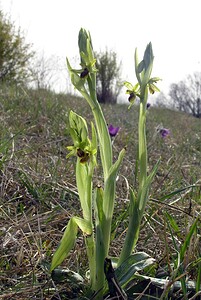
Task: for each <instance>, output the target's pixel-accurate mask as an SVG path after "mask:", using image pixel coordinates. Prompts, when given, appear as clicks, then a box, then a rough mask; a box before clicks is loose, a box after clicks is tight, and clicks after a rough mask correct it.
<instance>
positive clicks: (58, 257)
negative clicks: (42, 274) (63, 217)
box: [50, 218, 78, 272]
mask: <svg viewBox="0 0 201 300" xmlns="http://www.w3.org/2000/svg"><path fill="white" fill-rule="evenodd" d="M77 229H78V226H77V224H76V221H75V220H74V219H73V218H72V219H70V220H69V222H68V225H67V227H66V230H65V232H64V235H63V237H62V239H61V242H60V245H59V246H58V248H57V250H56V252H55V253H54V255H53V258H52V263H51V267H50V272H52V271H53V270H54V269H55V268H56V267H58V266H59V265H60V264H61V263H62V262H63V261H64V259H65V258H66V257H67V256H68V254H69V252H70V250H71V249H72V248H73V247H74V244H75V240H76V237H77Z"/></svg>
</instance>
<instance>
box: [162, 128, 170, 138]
mask: <svg viewBox="0 0 201 300" xmlns="http://www.w3.org/2000/svg"><path fill="white" fill-rule="evenodd" d="M169 134H170V130H169V129H167V128H161V129H160V135H161V137H162V138H166V137H167V136H168V135H169Z"/></svg>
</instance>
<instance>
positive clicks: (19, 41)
mask: <svg viewBox="0 0 201 300" xmlns="http://www.w3.org/2000/svg"><path fill="white" fill-rule="evenodd" d="M0 37H1V39H0V82H1V84H2V83H3V82H10V83H11V82H14V83H15V84H19V83H21V84H22V83H26V82H27V79H28V77H29V76H30V72H29V62H30V59H31V58H32V57H33V55H34V52H33V51H32V50H31V45H30V44H26V43H25V39H24V36H23V34H22V33H21V31H20V29H18V30H16V28H15V26H14V24H13V23H11V22H10V21H9V20H8V19H6V18H5V17H4V15H3V13H2V11H0Z"/></svg>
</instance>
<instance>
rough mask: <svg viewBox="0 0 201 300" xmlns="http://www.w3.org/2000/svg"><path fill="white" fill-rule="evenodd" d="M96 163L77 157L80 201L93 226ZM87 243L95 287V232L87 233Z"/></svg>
mask: <svg viewBox="0 0 201 300" xmlns="http://www.w3.org/2000/svg"><path fill="white" fill-rule="evenodd" d="M93 171H94V164H93V162H92V161H90V162H89V164H88V165H87V164H82V163H81V162H80V159H79V158H78V159H77V164H76V182H77V188H78V193H79V197H80V203H81V207H82V211H83V218H84V219H85V220H87V221H89V222H90V224H91V227H92V228H93V220H92V178H93ZM85 244H86V249H87V257H88V262H89V270H90V281H91V282H90V284H91V286H92V288H94V287H95V278H96V276H95V275H96V261H95V240H94V233H93V231H92V233H91V234H90V235H85Z"/></svg>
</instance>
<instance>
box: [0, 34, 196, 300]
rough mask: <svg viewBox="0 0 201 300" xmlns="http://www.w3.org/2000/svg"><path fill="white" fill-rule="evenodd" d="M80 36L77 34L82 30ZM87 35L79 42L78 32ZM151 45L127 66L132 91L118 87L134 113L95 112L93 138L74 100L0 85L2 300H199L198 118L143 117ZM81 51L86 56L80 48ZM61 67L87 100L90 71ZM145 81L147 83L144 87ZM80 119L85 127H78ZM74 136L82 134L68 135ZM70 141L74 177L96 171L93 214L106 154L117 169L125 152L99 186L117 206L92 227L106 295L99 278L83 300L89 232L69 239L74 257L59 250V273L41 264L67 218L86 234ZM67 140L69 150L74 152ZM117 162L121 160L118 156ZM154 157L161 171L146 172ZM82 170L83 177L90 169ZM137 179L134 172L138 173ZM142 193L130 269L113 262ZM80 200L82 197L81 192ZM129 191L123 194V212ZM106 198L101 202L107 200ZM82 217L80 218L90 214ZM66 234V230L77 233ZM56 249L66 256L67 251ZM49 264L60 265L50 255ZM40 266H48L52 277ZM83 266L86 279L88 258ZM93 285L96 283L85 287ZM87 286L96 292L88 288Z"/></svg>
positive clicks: (106, 108)
mask: <svg viewBox="0 0 201 300" xmlns="http://www.w3.org/2000/svg"><path fill="white" fill-rule="evenodd" d="M83 33H84V35H85V34H87V33H86V32H85V31H84V32H83ZM85 37H86V38H87V39H88V37H87V35H86V36H85ZM87 43H88V42H87ZM88 46H90V45H88ZM88 46H87V47H88ZM150 47H151V45H149V47H148V48H147V50H146V51H147V55H148V56H147V55H145V56H144V58H143V60H142V62H141V63H140V64H139V63H138V62H137V55H136V66H137V68H136V73H137V74H138V75H137V77H138V84H137V85H134V86H133V85H131V84H130V83H126V87H127V92H128V94H129V100H130V101H131V102H132V101H133V100H134V99H135V97H139V98H140V99H141V104H140V105H139V106H138V105H137V106H133V107H132V109H131V110H128V109H127V105H116V106H115V107H114V106H110V105H103V106H100V107H99V106H98V109H99V113H100V114H97V115H95V124H97V123H98V124H99V125H98V126H100V124H102V127H100V128H99V127H98V126H97V127H96V129H95V127H94V126H93V125H92V127H91V128H92V132H91V134H90V135H89V136H88V128H87V127H88V124H90V121H92V122H93V120H94V116H93V112H92V111H91V109H90V107H89V106H87V105H86V102H85V100H84V99H82V98H75V97H72V96H69V95H68V96H66V95H63V94H55V93H52V92H48V91H45V90H41V91H34V90H30V89H26V88H23V89H22V88H16V87H14V88H12V87H9V88H8V87H6V86H2V87H1V94H0V106H1V109H2V115H1V121H2V122H1V125H0V126H1V128H0V129H1V131H0V132H1V133H0V141H1V143H0V152H1V157H0V168H1V169H0V171H1V173H0V176H1V194H0V209H1V220H2V223H1V224H0V227H1V242H2V243H1V245H2V248H1V252H2V255H1V260H0V267H1V280H2V287H1V297H2V299H6V298H8V299H9V297H10V298H12V299H26V298H27V297H28V298H31V297H34V298H35V299H43V298H45V297H46V298H49V299H98V297H103V296H102V295H101V294H104V295H105V299H109V298H111V297H113V296H111V295H112V293H113V292H114V293H115V295H116V299H124V298H126V297H128V299H133V298H134V299H135V298H137V297H138V298H139V297H141V298H142V297H143V299H180V298H183V299H191V298H192V299H195V298H196V295H197V297H199V295H200V277H201V259H200V204H201V186H200V184H201V183H200V161H201V149H200V147H199V145H200V138H201V137H200V122H199V119H196V118H193V117H191V116H189V115H186V114H184V113H178V112H175V111H171V110H167V109H158V108H152V107H150V108H149V109H147V103H146V102H147V98H146V97H147V94H146V93H145V94H143V93H144V92H147V91H148V88H149V89H150V90H151V91H153V89H155V86H154V85H152V84H154V83H155V81H156V79H154V80H152V81H149V80H150V77H149V76H150V75H151V74H150V73H151V72H150V69H149V76H147V77H146V70H148V67H149V66H150V65H149V63H151V61H152V58H153V57H152V51H151V48H150ZM86 49H87V51H88V50H89V48H85V50H86ZM146 51H145V53H146ZM83 52H84V53H85V51H83ZM147 57H148V58H149V59H148V61H149V63H148V64H146V63H147ZM82 59H83V61H82V63H83V65H82V67H83V70H82V71H81V73H82V72H83V71H85V73H86V70H85V69H86V68H89V69H90V67H91V68H92V70H89V71H90V72H91V71H95V70H94V69H93V68H94V62H92V61H90V63H91V65H88V61H87V65H86V66H85V65H84V63H86V56H84V55H83V56H82ZM69 69H70V71H71V72H72V73H73V75H74V80H75V81H74V82H75V83H76V84H78V87H79V88H80V89H81V90H82V92H83V94H84V93H85V92H86V93H87V94H88V93H89V92H90V91H91V95H90V96H93V97H95V95H94V94H93V89H92V90H90V88H91V86H90V85H89V89H87V90H86V91H85V90H84V89H83V87H84V86H85V85H86V82H88V84H90V80H92V79H93V78H90V77H89V76H88V75H89V74H90V76H91V73H90V72H89V74H88V73H87V74H86V77H85V76H84V74H83V73H82V75H83V76H80V75H81V73H80V74H77V75H78V77H76V71H75V70H71V68H70V66H69ZM94 74H95V73H94ZM92 75H93V72H92ZM144 76H145V78H146V81H144V86H143V84H142V82H143V80H145V79H144ZM81 79H83V81H82V84H83V86H82V85H79V80H81ZM76 80H77V81H76ZM145 82H146V84H145ZM147 84H148V85H147ZM143 89H144V91H143ZM142 92H143V93H142ZM87 94H85V95H84V96H86V95H87ZM142 95H144V96H142ZM87 100H88V101H89V104H90V105H91V107H92V106H93V105H94V104H96V103H95V98H92V99H91V100H90V99H89V98H87ZM145 100H146V101H145ZM93 101H94V102H93ZM96 105H97V104H96ZM95 108H96V109H97V106H96V107H93V109H95ZM138 108H139V109H138ZM72 110H74V111H76V114H75V113H72V112H71V111H72ZM101 111H102V112H103V114H104V119H105V124H104V120H103V119H102V120H100V119H101V118H102V114H101ZM144 113H145V114H146V119H147V126H146V130H145V126H144V125H145V123H144V121H145V120H144V121H143V122H142V121H141V122H142V123H141V126H142V127H141V129H140V128H138V122H137V121H136V120H137V119H138V118H142V117H143V116H144ZM80 115H82V117H81V116H80ZM69 117H70V122H69ZM83 118H84V119H86V120H87V123H86V121H84V119H83ZM99 118H100V119H99ZM140 120H141V119H140ZM96 122H97V123H96ZM101 122H102V123H101ZM106 124H113V126H112V127H111V126H110V127H109V129H110V130H109V131H108V129H107V125H106ZM78 125H79V126H80V127H79V126H78ZM75 126H76V127H75ZM104 126H105V127H104ZM78 127H79V128H78ZM78 129H79V130H80V131H79V130H78ZM106 129H107V130H106ZM73 130H74V131H73ZM98 130H99V131H98ZM103 130H104V133H103V132H102V131H103ZM138 130H139V131H140V134H141V139H142V140H141V143H142V144H141V145H140V147H141V148H139V147H138ZM96 131H97V136H98V138H99V144H101V142H103V141H104V139H106V140H107V142H105V145H109V147H110V148H108V147H106V148H105V150H104V149H103V148H102V153H101V156H100V157H99V155H97V151H94V150H96V149H97V147H98V143H97V138H96ZM79 132H80V134H81V135H78V136H76V134H78V133H79ZM183 132H185V135H184V134H183ZM102 133H103V135H102ZM145 133H146V135H145ZM192 133H193V134H192ZM109 134H111V137H110V135H109ZM70 135H71V136H72V137H73V138H74V139H73V142H74V146H73V147H71V148H70V150H71V151H72V154H73V153H75V154H76V155H77V156H78V158H77V170H78V171H80V169H79V168H82V167H84V168H88V167H89V165H88V164H90V163H92V164H93V165H92V166H91V167H92V168H93V167H94V170H93V175H94V177H93V185H94V186H96V187H97V190H98V191H97V202H96V205H97V206H99V207H97V208H96V209H101V203H102V201H104V198H102V197H103V196H104V195H102V193H105V191H104V190H105V189H107V178H108V176H110V174H111V173H110V171H108V169H107V168H108V164H110V165H112V163H113V160H112V161H111V160H110V159H109V158H108V157H109V156H110V155H111V152H112V154H113V155H112V156H113V159H114V161H117V162H119V160H122V157H121V155H123V154H124V153H123V152H124V150H123V152H121V150H122V149H124V148H126V149H127V150H126V154H124V155H125V156H124V160H123V163H122V164H121V165H119V166H118V168H119V170H118V171H119V172H118V176H117V177H116V175H115V176H114V178H112V180H113V181H110V180H109V181H108V182H109V183H110V182H112V183H113V184H115V185H116V191H115V193H114V196H115V203H114V204H115V209H114V213H113V218H112V220H111V222H110V224H109V223H108V224H109V225H111V227H110V226H109V225H108V226H105V225H104V224H103V225H101V226H103V228H102V227H100V228H99V229H101V228H102V229H101V230H105V232H106V231H107V230H108V232H107V234H108V235H109V238H107V240H108V241H109V243H110V248H109V249H108V253H107V258H106V257H105V249H102V248H98V247H99V245H98V246H97V251H100V249H102V250H103V251H100V252H99V254H100V255H101V259H100V266H102V267H101V268H102V269H101V270H100V272H101V276H102V275H103V271H104V270H103V262H105V275H106V278H107V281H108V282H109V283H110V285H109V290H108V289H107V284H105V281H104V280H103V279H102V278H101V279H100V282H98V283H97V284H98V285H99V286H100V289H98V288H97V289H96V288H95V290H96V291H97V293H96V294H91V286H90V285H89V282H90V279H89V278H90V276H91V275H92V273H91V274H89V272H88V269H89V265H88V258H89V257H90V253H89V252H88V253H86V251H85V246H84V245H85V243H86V244H87V243H89V244H88V246H90V245H92V244H91V240H90V239H91V238H92V235H93V234H92V235H91V234H88V231H86V233H85V235H84V236H83V235H81V232H80V231H78V232H77V241H76V243H75V245H73V243H72V244H71V246H72V250H71V251H70V252H69V256H68V259H67V261H66V260H65V261H63V262H61V261H62V260H63V258H64V256H63V257H62V259H61V260H60V261H59V264H61V266H60V268H58V267H57V265H58V261H57V263H56V268H54V259H53V263H52V266H51V262H52V256H53V254H54V253H55V250H56V248H57V246H58V243H59V241H60V240H61V238H62V235H63V232H64V230H65V228H66V225H67V222H68V221H69V222H70V220H72V219H73V216H75V215H76V216H77V219H74V221H78V223H77V224H81V225H82V226H83V227H82V229H84V230H86V228H89V227H90V226H88V220H87V222H83V221H82V220H83V212H82V211H81V209H80V203H79V198H80V197H83V200H84V197H85V195H84V193H85V189H84V188H83V187H82V186H81V185H77V187H76V184H77V183H78V181H77V182H76V178H75V176H74V170H75V167H74V163H75V161H74V158H73V157H72V158H69V159H68V160H67V159H66V155H67V154H68V153H69V151H67V149H66V146H68V145H72V141H71V138H70ZM77 137H82V138H83V139H84V140H83V141H81V140H77ZM100 137H101V138H102V140H101V139H100ZM145 138H146V140H145ZM82 142H84V143H82ZM76 143H78V144H79V151H78V144H76ZM80 143H81V144H80ZM146 145H147V151H148V153H149V156H148V160H147V161H145V160H143V159H145V158H146V156H144V157H143V159H142V160H141V155H142V153H144V151H145V150H146V149H145V148H146ZM82 147H83V148H82ZM100 147H104V145H100ZM130 149H132V151H130ZM110 151H111V152H110ZM105 153H106V156H105V155H104V154H105ZM119 153H121V154H120V156H119ZM140 153H141V155H140ZM118 157H120V158H119V159H118ZM94 158H95V159H94ZM159 158H160V164H159V165H158V166H157V168H156V167H155V166H156V163H157V161H158V160H159ZM81 160H82V161H81ZM101 160H102V163H103V171H102V170H101V168H100V167H97V166H96V163H98V164H99V165H100V162H101ZM79 163H81V164H79ZM145 165H146V167H145ZM115 168H117V164H116V165H114V166H113V170H114V169H115ZM87 170H88V171H89V170H90V168H89V169H87ZM139 170H141V173H140V176H139V175H138V171H139ZM151 170H154V173H155V179H154V181H153V182H152V186H151V187H150V186H149V184H148V183H149V182H148V183H147V182H146V180H147V179H148V178H150V177H148V174H151V172H152V171H151ZM143 172H144V173H143ZM143 174H144V175H143ZM80 175H83V176H86V174H83V173H81V174H79V172H78V174H77V178H80V182H81V180H82V178H84V177H83V176H82V177H80ZM88 175H89V173H87V176H88ZM103 181H105V184H104V185H103V186H102V187H101V185H100V183H102V182H103ZM86 182H87V181H86ZM129 186H131V187H132V190H131V191H129ZM89 187H90V182H89ZM139 187H141V188H139ZM148 187H149V188H150V191H149V201H148V202H146V206H144V210H143V214H142V215H140V216H141V218H140V221H141V222H140V223H139V220H137V224H138V225H139V224H140V227H139V228H138V230H137V235H136V236H135V239H134V240H135V242H134V243H133V242H132V243H130V245H131V247H130V250H128V252H127V250H126V251H125V252H127V253H129V254H128V255H130V254H131V252H132V250H133V248H134V246H135V252H134V253H133V252H132V256H131V259H130V260H128V259H127V260H126V259H125V258H124V257H123V258H121V257H122V248H123V247H124V240H125V237H126V235H128V228H129V226H130V225H129V218H130V219H131V221H135V219H132V213H133V212H134V209H136V207H137V206H136V205H137V202H136V199H138V200H140V201H139V204H140V203H142V201H143V200H144V199H145V198H146V197H142V194H143V192H142V190H143V189H144V190H145V191H147V189H148ZM108 188H109V187H108ZM80 191H81V192H80ZM87 191H88V192H91V190H90V188H89V189H88V190H87ZM82 193H83V195H84V196H82ZM138 193H139V194H138ZM129 194H130V195H131V204H130V208H129V200H128V199H129ZM145 194H146V193H145ZM105 195H106V194H105ZM108 195H111V193H110V192H109V193H108ZM147 195H148V194H146V196H147ZM108 199H109V198H108ZM147 199H148V198H147ZM81 200H82V199H81ZM109 201H111V199H109ZM132 201H133V202H132ZM83 207H84V202H82V209H83ZM85 208H86V210H85V212H86V214H85V216H86V219H87V213H88V211H87V209H88V208H87V207H84V209H85ZM101 212H103V210H100V211H98V218H99V222H100V221H101ZM109 213H110V214H111V213H112V212H111V211H110V212H109ZM134 213H136V212H134ZM102 216H103V215H102ZM90 218H91V219H92V221H93V220H94V216H92V215H91V216H90ZM96 221H97V216H96ZM68 224H69V223H68ZM71 225H72V224H71ZM97 225H98V224H97V223H96V226H97ZM104 226H105V227H104ZM97 227H98V226H97ZM67 228H68V227H67ZM71 228H72V229H73V230H74V229H75V226H74V225H73V227H71ZM89 229H90V228H89ZM131 229H132V228H131ZM87 230H88V229H87ZM90 230H91V229H90ZM101 230H100V231H101ZM66 231H67V229H66ZM100 231H99V232H98V233H99V234H100V233H101V232H100ZM130 232H131V235H132V234H133V231H132V230H130ZM71 233H72V232H71ZM90 233H91V232H90ZM99 238H100V240H101V241H103V243H105V236H101V235H100V237H99ZM70 239H72V237H70ZM137 241H138V242H137ZM136 242H137V243H136ZM67 243H68V241H67ZM127 244H129V243H127ZM130 245H129V246H130ZM63 246H64V248H65V247H66V244H65V243H64V244H63ZM60 249H61V248H60ZM89 249H92V248H89ZM64 250H65V251H64V252H65V256H66V254H67V251H66V249H64ZM123 252H124V251H123ZM125 252H124V253H125ZM56 253H57V254H58V252H56ZM118 256H120V258H121V260H122V262H121V260H120V261H119V263H118V261H117V260H116V261H115V260H114V259H113V257H118ZM54 257H55V254H54ZM58 258H59V259H60V257H59V256H58ZM58 258H57V259H58ZM105 258H106V260H105ZM98 259H99V257H98ZM111 261H112V265H111ZM115 263H116V264H115ZM116 265H117V266H118V268H117V269H116ZM50 267H51V268H52V270H53V269H54V271H53V272H52V274H51V275H50V272H49V269H50ZM90 267H91V268H92V271H93V260H92V264H91V266H90ZM114 269H115V271H114ZM99 275H100V274H99ZM103 278H104V277H103ZM91 280H94V282H95V278H91ZM102 284H104V289H102V288H101V287H102V286H101V285H102ZM94 286H95V287H97V286H96V283H94ZM93 289H94V288H93ZM124 290H125V292H126V293H124ZM100 291H101V292H100ZM109 294H110V296H109ZM113 298H114V297H113Z"/></svg>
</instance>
